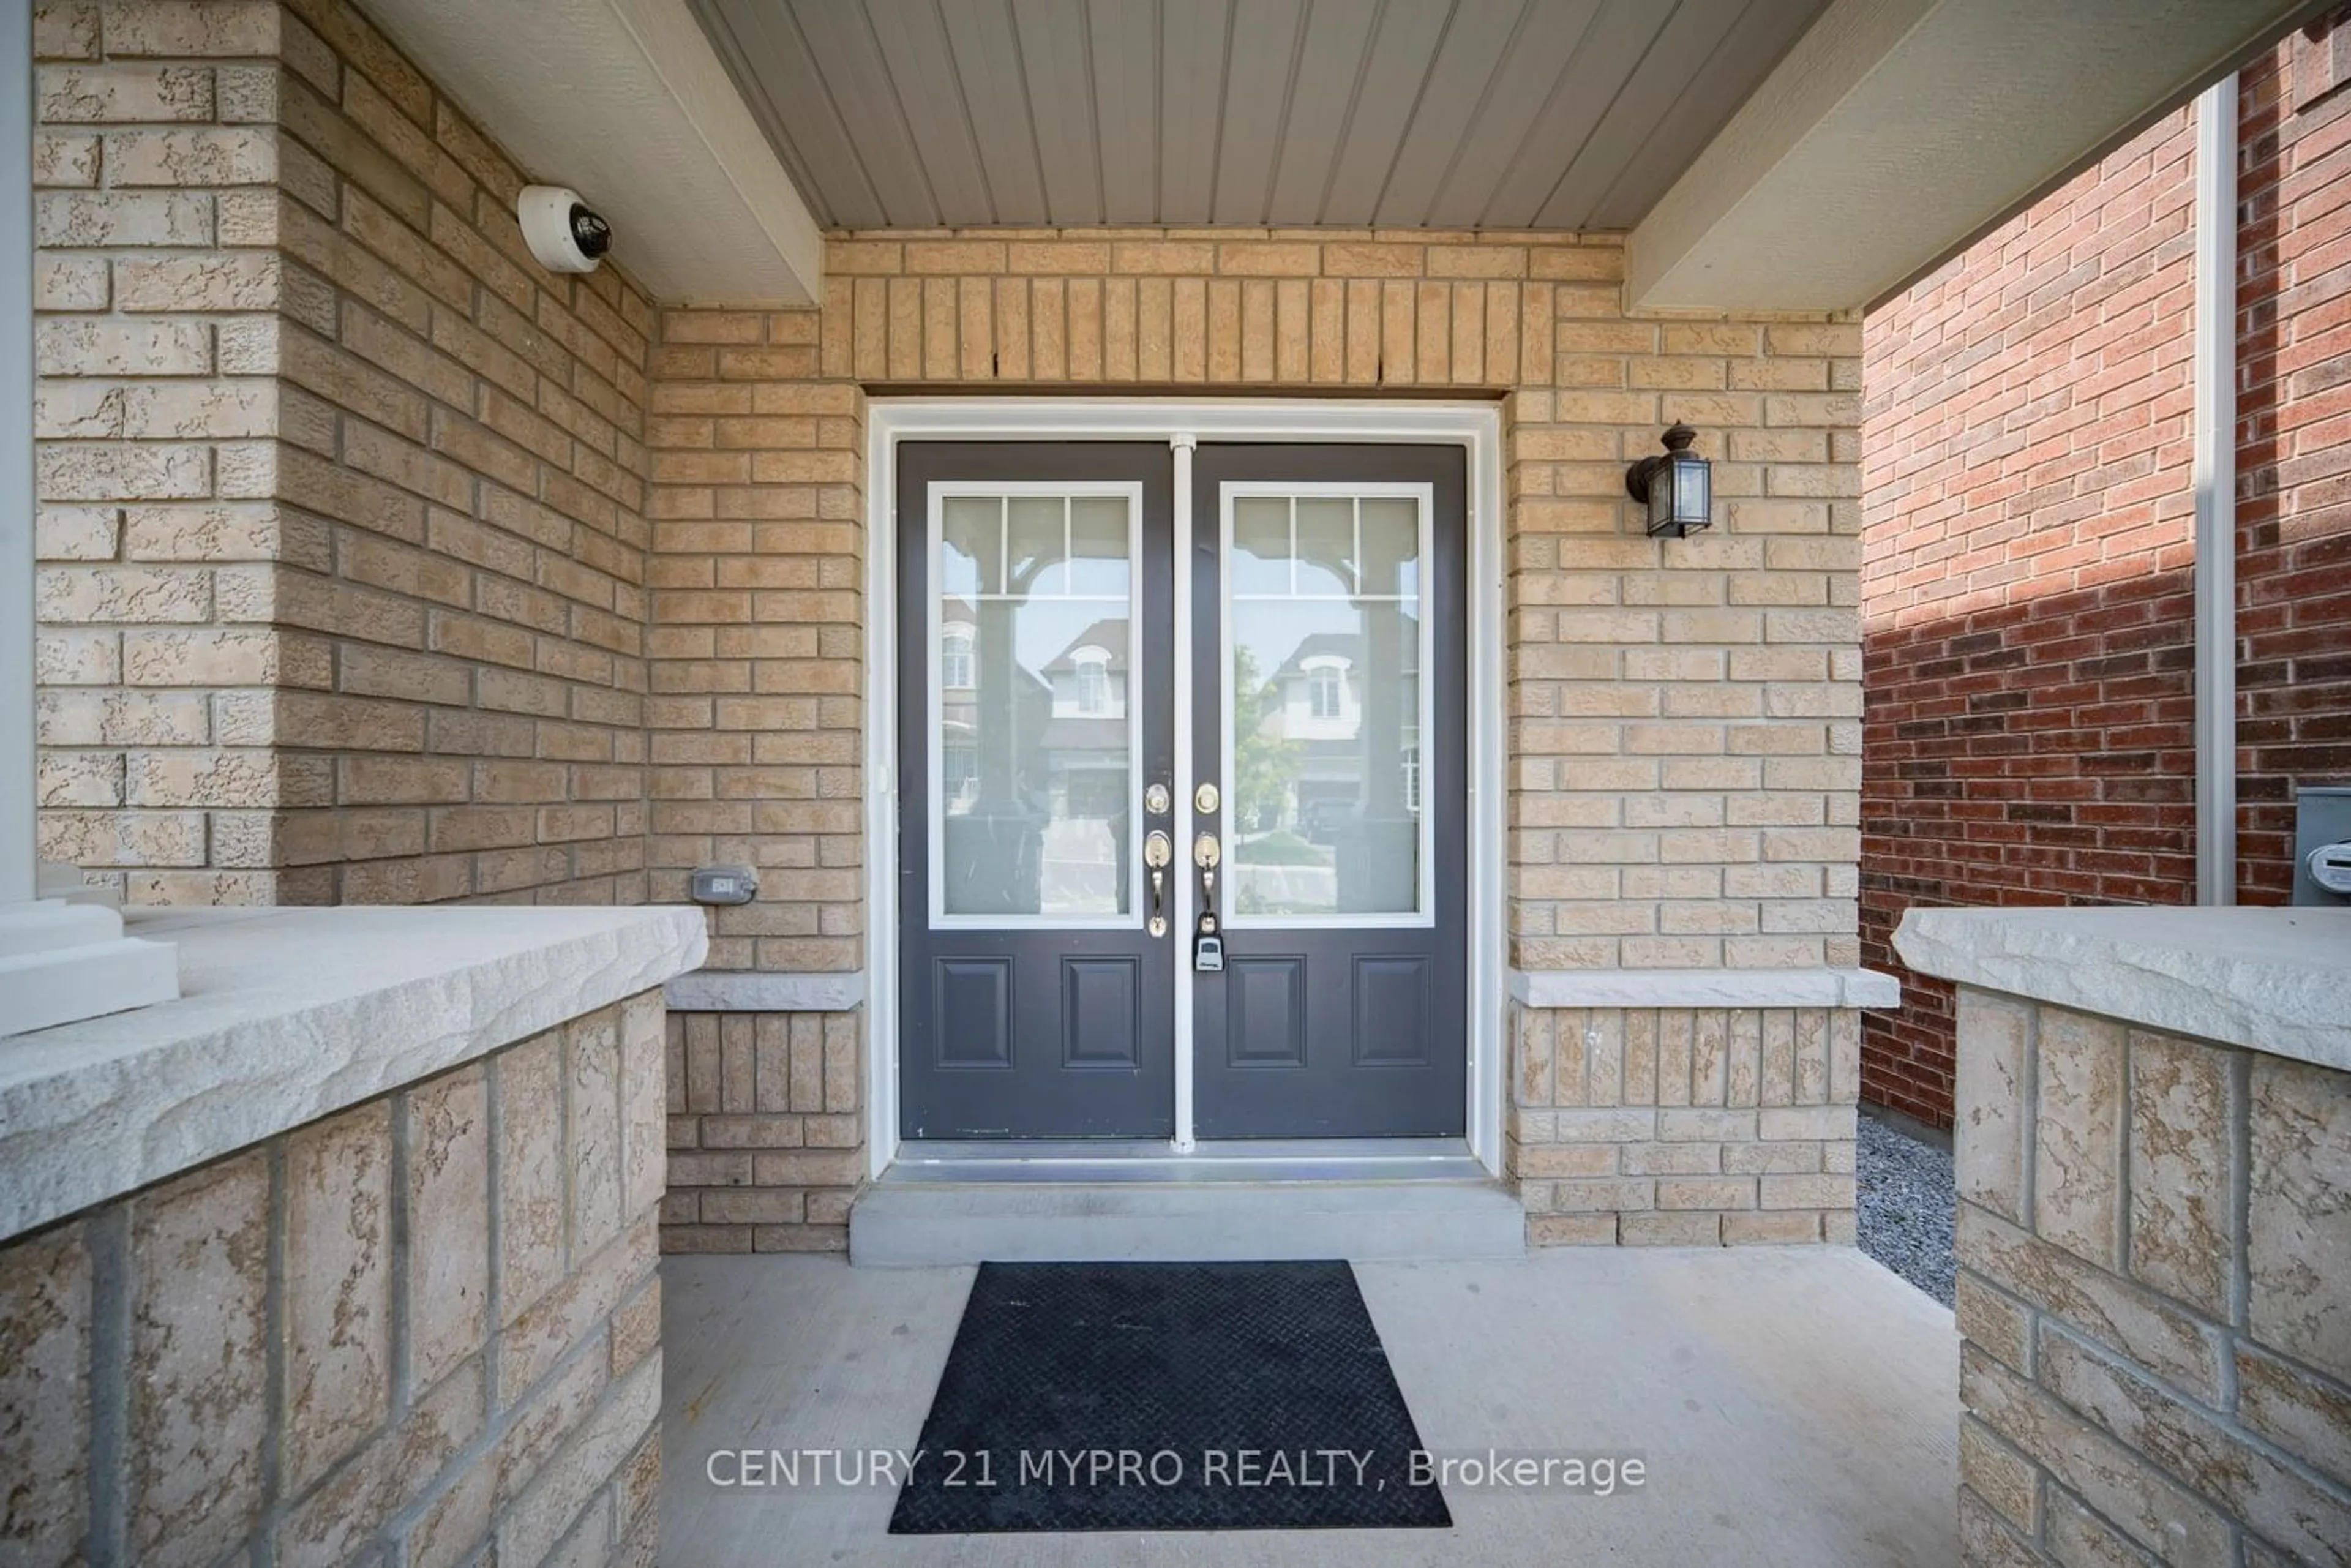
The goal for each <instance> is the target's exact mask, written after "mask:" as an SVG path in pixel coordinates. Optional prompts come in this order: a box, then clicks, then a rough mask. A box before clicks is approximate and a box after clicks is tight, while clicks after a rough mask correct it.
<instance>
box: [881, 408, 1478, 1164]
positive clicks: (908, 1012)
mask: <svg viewBox="0 0 2351 1568" xmlns="http://www.w3.org/2000/svg"><path fill="white" fill-rule="evenodd" d="M897 480H898V488H897V495H898V497H899V502H898V507H899V511H898V534H897V560H898V606H897V609H898V620H899V626H900V634H899V642H898V649H899V689H898V699H899V736H898V756H899V778H898V821H899V842H898V866H899V887H898V909H897V920H898V936H899V950H900V966H899V972H900V976H901V982H900V996H899V1003H900V1008H899V1019H900V1023H899V1103H900V1106H901V1128H900V1130H901V1132H902V1134H904V1136H907V1137H910V1138H925V1139H968V1138H1144V1139H1151V1138H1165V1137H1169V1136H1172V1135H1174V1134H1176V1133H1177V1132H1178V1130H1179V1129H1178V1127H1177V1121H1176V1056H1177V1051H1176V1038H1175V1030H1176V1019H1177V1006H1176V1003H1177V1000H1178V996H1179V992H1178V988H1179V987H1181V988H1184V994H1185V995H1186V997H1187V998H1188V1000H1189V1003H1190V1011H1191V1015H1192V1020H1193V1022H1192V1030H1193V1032H1192V1040H1191V1051H1190V1058H1191V1082H1192V1128H1193V1131H1194V1132H1195V1134H1196V1136H1198V1137H1201V1138H1277V1137H1369V1136H1439V1135H1455V1134H1460V1133H1461V1131H1462V1130H1463V1125H1464V1116H1465V1103H1464V1091H1465V1072H1466V1062H1467V1051H1466V1030H1467V1005H1468V998H1467V990H1466V987H1467V956H1468V954H1467V940H1466V937H1467V910H1466V904H1465V876H1464V869H1465V867H1464V857H1465V853H1466V837H1465V832H1466V821H1465V814H1466V813H1465V803H1466V794H1467V784H1468V775H1467V771H1466V768H1467V747H1466V744H1465V735H1466V713H1465V709H1466V706H1467V692H1466V671H1465V663H1464V655H1463V646H1464V644H1463V626H1462V607H1463V604H1464V601H1465V593H1466V585H1465V575H1466V574H1465V570H1464V558H1465V553H1466V552H1465V549H1464V538H1465V527H1464V518H1465V505H1466V494H1465V483H1464V469H1463V457H1462V453H1461V451H1460V449H1459V448H1458V447H1434V446H1430V447H1422V446H1400V445H1379V446H1335V445H1282V444H1203V445H1202V446H1200V447H1199V448H1198V449H1197V451H1196V453H1195V454H1194V457H1193V477H1192V495H1193V507H1192V516H1191V517H1186V518H1183V519H1180V520H1179V519H1178V518H1176V517H1175V515H1174V491H1175V486H1174V455H1173V453H1172V452H1171V450H1170V449H1169V448H1168V447H1167V446H1166V445H1165V444H1158V443H1153V444H1127V443H1110V442H1102V443H1074V444H1024V443H988V444H960V443H959V444H924V443H910V444H904V445H902V446H901V447H900V448H899V467H898V475H897ZM1179 541H1180V543H1181V545H1182V549H1181V550H1180V552H1179V550H1178V549H1177V546H1178V543H1179ZM1179 569H1180V570H1184V571H1185V572H1186V573H1187V574H1188V581H1187V582H1186V585H1185V586H1186V590H1187V591H1188V597H1189V601H1190V613H1189V620H1188V624H1187V625H1186V627H1184V628H1181V629H1180V631H1182V632H1186V633H1188V634H1186V635H1179V627H1178V625H1177V621H1176V603H1177V599H1178V595H1177V592H1176V579H1175V573H1176V572H1177V570H1179ZM1179 726H1181V727H1183V730H1184V733H1185V734H1186V736H1187V737H1188V739H1189V741H1190V757H1189V759H1188V766H1187V768H1186V772H1185V773H1184V774H1183V775H1182V776H1179V775H1178V773H1177V771H1176V763H1177V759H1178V747H1177V744H1176V741H1177V736H1178V727H1179ZM1187 809H1188V810H1187ZM1204 861H1205V862H1210V863H1208V864H1207V865H1205V866H1204V865H1203V863H1202V862H1204ZM1179 879H1180V880H1179ZM1187 904H1188V907H1189V908H1190V909H1191V910H1192V911H1193V912H1194V914H1195V915H1196V914H1197V913H1198V912H1199V911H1202V910H1204V909H1205V910H1207V911H1209V912H1211V913H1213V915H1214V916H1215V917H1216V925H1217V931H1216V933H1215V934H1216V936H1217V938H1218V939H1220V941H1221V943H1222V953H1221V957H1222V966H1221V967H1217V968H1203V967H1200V965H1199V963H1198V936H1199V932H1198V931H1197V929H1196V925H1195V923H1194V920H1193V919H1191V918H1187V917H1186V915H1184V913H1183V912H1184V910H1185V908H1186V905H1187Z"/></svg>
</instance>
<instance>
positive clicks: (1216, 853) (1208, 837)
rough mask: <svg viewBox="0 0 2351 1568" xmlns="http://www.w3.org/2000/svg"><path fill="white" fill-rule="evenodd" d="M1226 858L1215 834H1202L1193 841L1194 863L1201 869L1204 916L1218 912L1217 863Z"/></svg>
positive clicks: (1201, 899) (1202, 909)
mask: <svg viewBox="0 0 2351 1568" xmlns="http://www.w3.org/2000/svg"><path fill="white" fill-rule="evenodd" d="M1223 858H1224V850H1223V848H1222V847H1221V846H1220V845H1218V844H1217V835H1216V834H1214V833H1202V834H1201V835H1200V836H1199V837H1198V838H1196V839H1194V840H1193V841H1192V863H1193V864H1194V865H1196V866H1198V867H1199V868H1200V911H1201V913H1202V914H1204V915H1214V914H1215V913H1216V912H1217V862H1218V861H1220V860H1222V859H1223Z"/></svg>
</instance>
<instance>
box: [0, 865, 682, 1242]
mask: <svg viewBox="0 0 2351 1568" xmlns="http://www.w3.org/2000/svg"><path fill="white" fill-rule="evenodd" d="M125 924H126V925H127V927H128V928H129V933H130V935H131V936H147V937H163V938H166V939H168V940H170V941H172V942H175V943H177V944H178V945H179V949H180V973H181V995H180V998H179V999H178V1000H176V1001H169V1002H159V1003H157V1004H156V1005H154V1006H152V1007H146V1008H140V1009H135V1010H133V1011H130V1012H120V1013H112V1014H110V1015H108V1016H106V1017H104V1018H96V1019H86V1020H84V1021H82V1022H79V1023H71V1024H61V1025H59V1026H58V1027H57V1028H55V1029H47V1030H36V1031H35V1032H33V1033H30V1034H21V1035H16V1036H13V1037H11V1038H9V1039H7V1040H0V1240H5V1239H8V1238H10V1237H14V1236H16V1235H20V1234H22V1233H23V1232H25V1231H27V1230H30V1229H32V1228H35V1227H37V1226H41V1225H46V1224H47V1223H48V1222H49V1221H51V1220H54V1219H59V1218H64V1217H65V1216H67V1215H69V1214H74V1213H78V1212H79V1211H80V1210H82V1209H84V1208H88V1207H90V1206H91V1205H92V1204H97V1203H103V1202H105V1201H106V1200H108V1199H109V1198H113V1197H120V1196H122V1195H123V1194H125V1193H130V1192H134V1191H136V1190H138V1189H139V1188H141V1187H143V1186H148V1185H150V1184H151V1183H153V1182H158V1181H161V1180H162V1179H164V1178H165V1177H167V1176H176V1175H177V1174H179V1173H180V1172H182V1171H184V1170H189V1169H192V1168H193V1167H195V1166H200V1165H203V1164H204V1163H206V1162H207V1161H210V1160H214V1159H217V1158H219V1157H220V1156H222V1155H228V1154H234V1153H235V1151H237V1150H238V1149H242V1148H246V1147H249V1146H250V1145H254V1144H256V1143H259V1142H260V1141H261V1140H262V1139H264V1138H267V1137H271V1136H274V1135H276V1134H279V1133H282V1132H285V1131H287V1129H289V1128H292V1127H298V1126H300V1125H301V1124H304V1123H306V1122H310V1121H314V1120H316V1119H317V1118H319V1117H320V1116H326V1115H330V1114H332V1113H335V1112H337V1111H340V1110H343V1109H345V1108H346V1107H349V1106H351V1105H356V1104H359V1103H361V1102H363V1101H367V1100H372V1099H375V1098H376V1097H378V1096H379V1095H382V1094H386V1093H389V1092H392V1091H393V1090H395V1089H399V1088H402V1087H404V1086H405V1085H407V1084H411V1083H413V1082H417V1081H419V1080H420V1079H423V1078H427V1077H430V1076H432V1075H433V1074H434V1073H437V1072H444V1071H448V1070H449V1069H450V1068H453V1067H457V1066H461V1065H463V1064H464V1063H465V1062H467V1061H473V1060H474V1059H475V1058H476V1057H479V1056H483V1055H485V1054H486V1053H488V1052H490V1051H496V1050H497V1049H498V1048H499V1047H500V1046H504V1045H510V1044H512V1043H513V1042H515V1041H516V1040H524V1039H527V1038H528V1037H529V1036H531V1035H534V1034H538V1033H539V1032H541V1031H542V1030H548V1029H551V1028H553V1027H555V1026H556V1025H557V1024H559V1023H561V1022H563V1021H564V1020H565V1019H572V1018H577V1017H579V1016H580V1014H582V1013H588V1012H593V1011H595V1010H596V1009H598V1008H601V1007H607V1006H610V1005H611V1003H613V1002H616V1001H619V1000H621V999H622V998H625V997H632V996H634V995H636V994H637V993H638V992H640V991H648V990H652V989H654V988H657V987H659V986H660V985H662V984H663V982H664V981H666V980H668V979H669V978H670V977H673V976H674V975H677V974H678V973H680V972H681V971H684V970H686V969H690V968H692V967H694V966H695V965H696V964H698V963H700V962H701V961H702V956H703V954H704V953H705V951H706V950H707V947H708V941H707V938H706V937H705V934H704V925H703V916H702V913H701V911H699V910H696V909H685V908H668V907H653V908H624V909H587V908H564V909H556V908H533V909H517V908H482V907H475V908H448V907H430V908H406V909H395V908H361V907H343V908H334V909H275V908H269V909H158V910H148V911H143V912H133V913H131V915H127V916H126V918H125Z"/></svg>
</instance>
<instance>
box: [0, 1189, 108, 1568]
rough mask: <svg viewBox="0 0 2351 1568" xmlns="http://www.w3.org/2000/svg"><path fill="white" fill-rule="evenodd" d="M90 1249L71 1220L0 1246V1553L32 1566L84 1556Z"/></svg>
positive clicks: (43, 1567) (47, 1566) (39, 1567)
mask: <svg viewBox="0 0 2351 1568" xmlns="http://www.w3.org/2000/svg"><path fill="white" fill-rule="evenodd" d="M89 1335H90V1256H89V1246H88V1244H87V1242H86V1241H85V1239H84V1237H83V1234H82V1228H81V1226H80V1225H78V1224H74V1223H69V1224H67V1225H65V1226H62V1227H59V1228H57V1229H54V1230H51V1231H47V1232H46V1233H44V1234H42V1235H40V1236H37V1237H33V1238H30V1239H24V1240H20V1241H17V1242H16V1243H14V1244H12V1245H11V1246H9V1247H8V1248H7V1249H5V1250H0V1449H5V1451H6V1452H7V1453H8V1454H9V1455H10V1456H11V1458H10V1462H9V1469H10V1470H11V1471H12V1475H11V1478H10V1479H9V1481H8V1482H7V1484H6V1487H5V1500H6V1506H5V1508H0V1552H5V1554H6V1555H7V1557H8V1559H9V1560H10V1561H11V1562H15V1563H24V1564H26V1568H50V1565H52V1564H62V1563H70V1562H73V1561H76V1560H78V1557H79V1556H80V1553H81V1546H82V1532H83V1531H84V1530H85V1529H86V1528H87V1527H88V1525H89V1486H88V1484H87V1480H88V1476H87V1470H86V1469H85V1466H86V1463H87V1460H86V1458H85V1456H86V1455H87V1454H88V1453H89V1431H90V1399H89Z"/></svg>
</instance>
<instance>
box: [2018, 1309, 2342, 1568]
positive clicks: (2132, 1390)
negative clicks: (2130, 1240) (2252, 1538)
mask: <svg viewBox="0 0 2351 1568" xmlns="http://www.w3.org/2000/svg"><path fill="white" fill-rule="evenodd" d="M2040 1358H2041V1381H2042V1382H2043V1384H2044V1385H2046V1386H2047V1387H2048V1388H2049V1389H2050V1391H2051V1392H2052V1393H2053V1394H2055V1395H2056V1396H2057V1397H2058V1398H2060V1399H2062V1400H2064V1402H2065V1403H2066V1404H2067V1405H2069V1406H2072V1407H2073V1408H2074V1409H2076V1410H2079V1411H2082V1412H2084V1413H2085V1414H2086V1415H2088V1416H2090V1418H2091V1419H2093V1420H2095V1422H2096V1423H2097V1424H2098V1425H2099V1426H2100V1427H2104V1428H2105V1430H2107V1431H2109V1432H2112V1433H2114V1434H2115V1435H2116V1437H2118V1438H2120V1439H2121V1440H2122V1441H2123V1442H2125V1443H2126V1444H2128V1445H2129V1446H2130V1447H2131V1448H2136V1449H2137V1450H2139V1451H2140V1452H2142V1453H2144V1454H2147V1455H2149V1456H2151V1457H2153V1458H2155V1459H2156V1460H2157V1461H2158V1463H2160V1464H2161V1465H2162V1467H2163V1469H2164V1470H2165V1471H2166V1472H2167V1473H2168V1474H2171V1475H2174V1476H2178V1477H2179V1479H2182V1480H2184V1481H2186V1482H2187V1483H2188V1484H2189V1485H2190V1486H2192V1487H2194V1488H2196V1489H2197V1490H2199V1491H2200V1492H2201V1493H2203V1494H2204V1495H2205V1496H2207V1497H2210V1498H2213V1499H2215V1500H2218V1501H2220V1503H2222V1504H2223V1505H2224V1506H2225V1507H2226V1508H2227V1509H2228V1511H2229V1512H2230V1513H2231V1515H2232V1516H2233V1517H2235V1518H2237V1519H2240V1520H2242V1521H2244V1522H2245V1523H2246V1524H2247V1525H2248V1526H2250V1527H2251V1528H2252V1530H2254V1531H2257V1532H2258V1533H2260V1534H2261V1535H2262V1536H2263V1537H2265V1538H2267V1539H2268V1540H2270V1541H2273V1542H2277V1543H2278V1544H2279V1545H2280V1546H2283V1547H2284V1548H2285V1549H2286V1551H2287V1552H2290V1553H2292V1554H2294V1555H2295V1556H2298V1557H2300V1558H2302V1559H2303V1560H2304V1561H2306V1562H2324V1561H2326V1560H2327V1559H2328V1558H2330V1557H2335V1558H2339V1557H2340V1556H2341V1554H2342V1552H2343V1551H2344V1549H2345V1545H2346V1542H2351V1503H2346V1501H2345V1500H2343V1499H2342V1498H2340V1497H2339V1496H2335V1495H2330V1493H2329V1491H2328V1490H2327V1489H2325V1488H2324V1487H2321V1486H2317V1485H2314V1484H2313V1483H2312V1482H2311V1481H2309V1480H2308V1479H2305V1478H2304V1477H2303V1476H2302V1475H2300V1474H2299V1473H2297V1472H2296V1470H2295V1469H2294V1468H2293V1467H2292V1466H2289V1465H2287V1464H2284V1463H2283V1462H2282V1461H2280V1460H2279V1459H2278V1458H2275V1457H2274V1456H2273V1455H2272V1454H2270V1453H2269V1452H2267V1451H2266V1450H2264V1449H2262V1448H2259V1447H2257V1446H2255V1445H2253V1444H2251V1443H2248V1442H2246V1441H2244V1440H2243V1439H2242V1438H2241V1437H2237V1436H2235V1435H2234V1434H2232V1433H2231V1432H2229V1431H2228V1430H2227V1429H2226V1428H2225V1427H2223V1426H2222V1425H2221V1424H2220V1422H2218V1421H2217V1420H2215V1419H2214V1418H2213V1417H2212V1416H2210V1415H2209V1414H2207V1413H2206V1412H2204V1411H2201V1410H2199V1409H2197V1408H2196V1407H2194V1406H2189V1405H2187V1404H2185V1403H2183V1402H2182V1401H2180V1400H2179V1399H2178V1398H2176V1397H2175V1396H2172V1395H2171V1394H2170V1393H2168V1392H2167V1391H2166V1390H2165V1389H2163V1388H2162V1387H2160V1386H2159V1385H2157V1384H2155V1383H2152V1382H2150V1381H2148V1380H2147V1379H2146V1378H2144V1377H2141V1376H2138V1375H2136V1374H2134V1373H2132V1372H2131V1371H2129V1370H2128V1369H2127V1368H2126V1367H2123V1366H2119V1365H2117V1364H2115V1363H2113V1362H2110V1361H2107V1360H2105V1358H2103V1357H2100V1356H2098V1355H2096V1354H2094V1353H2092V1352H2090V1351H2087V1350H2085V1349H2084V1348H2083V1347H2082V1346H2081V1345H2080V1344H2078V1343H2075V1342H2074V1341H2073V1340H2071V1339H2068V1338H2064V1337H2062V1336H2054V1335H2051V1334H2048V1333H2043V1337H2042V1343H2041V1347H2040Z"/></svg>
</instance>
